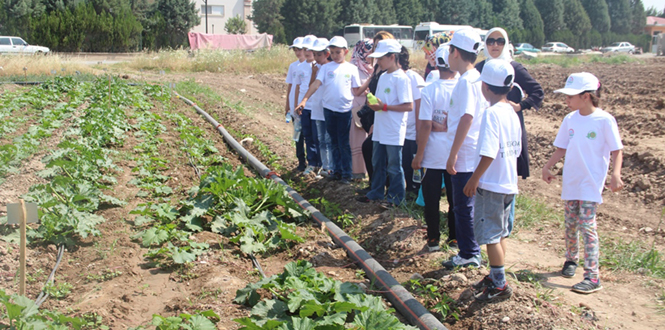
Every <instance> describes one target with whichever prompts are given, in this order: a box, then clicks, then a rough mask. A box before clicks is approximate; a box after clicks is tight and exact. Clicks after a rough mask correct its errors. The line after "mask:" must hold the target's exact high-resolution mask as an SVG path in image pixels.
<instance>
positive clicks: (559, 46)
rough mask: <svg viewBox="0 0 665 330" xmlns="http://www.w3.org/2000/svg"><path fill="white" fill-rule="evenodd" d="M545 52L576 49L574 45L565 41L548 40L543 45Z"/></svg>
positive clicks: (566, 51)
mask: <svg viewBox="0 0 665 330" xmlns="http://www.w3.org/2000/svg"><path fill="white" fill-rule="evenodd" d="M542 50H543V51H544V52H553V53H572V52H574V51H575V49H573V47H569V46H568V45H566V44H564V43H563V42H548V43H546V44H545V45H544V46H543V47H542Z"/></svg>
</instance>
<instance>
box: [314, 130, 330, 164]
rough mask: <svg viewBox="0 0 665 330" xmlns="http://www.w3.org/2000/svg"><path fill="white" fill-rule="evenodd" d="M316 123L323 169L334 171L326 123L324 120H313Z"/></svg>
mask: <svg viewBox="0 0 665 330" xmlns="http://www.w3.org/2000/svg"><path fill="white" fill-rule="evenodd" d="M313 122H314V123H316V133H317V135H318V141H319V156H320V158H321V168H323V169H324V170H332V168H333V164H332V163H331V162H332V155H331V150H330V134H328V130H326V122H325V121H323V120H313Z"/></svg>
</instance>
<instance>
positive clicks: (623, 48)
mask: <svg viewBox="0 0 665 330" xmlns="http://www.w3.org/2000/svg"><path fill="white" fill-rule="evenodd" d="M600 51H601V52H603V53H628V54H634V53H635V46H633V45H631V44H630V42H626V41H623V42H615V43H613V44H611V45H609V46H607V47H604V48H602V49H601V50H600Z"/></svg>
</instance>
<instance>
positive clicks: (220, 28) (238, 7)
mask: <svg viewBox="0 0 665 330" xmlns="http://www.w3.org/2000/svg"><path fill="white" fill-rule="evenodd" d="M194 1H195V2H196V8H198V10H199V17H201V24H199V25H198V26H195V27H194V28H193V29H192V31H191V32H199V33H208V34H226V31H224V25H225V24H226V21H227V20H228V19H229V18H232V17H236V16H237V15H240V17H243V18H245V22H246V23H247V34H255V33H257V31H256V28H255V27H254V24H253V23H252V21H250V20H249V19H248V17H249V16H251V15H252V0H194ZM206 1H207V11H208V30H207V32H206V14H205V13H206Z"/></svg>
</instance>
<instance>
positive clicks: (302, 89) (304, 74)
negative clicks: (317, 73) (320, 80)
mask: <svg viewBox="0 0 665 330" xmlns="http://www.w3.org/2000/svg"><path fill="white" fill-rule="evenodd" d="M312 64H314V62H309V63H308V62H307V61H305V62H303V63H301V64H300V65H298V67H297V68H296V76H295V78H294V79H293V85H294V86H299V91H298V102H296V104H300V102H301V101H302V99H303V98H305V94H307V91H308V90H309V82H310V79H311V78H312ZM312 106H313V103H310V100H307V103H305V109H308V110H312V108H311V107H312Z"/></svg>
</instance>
